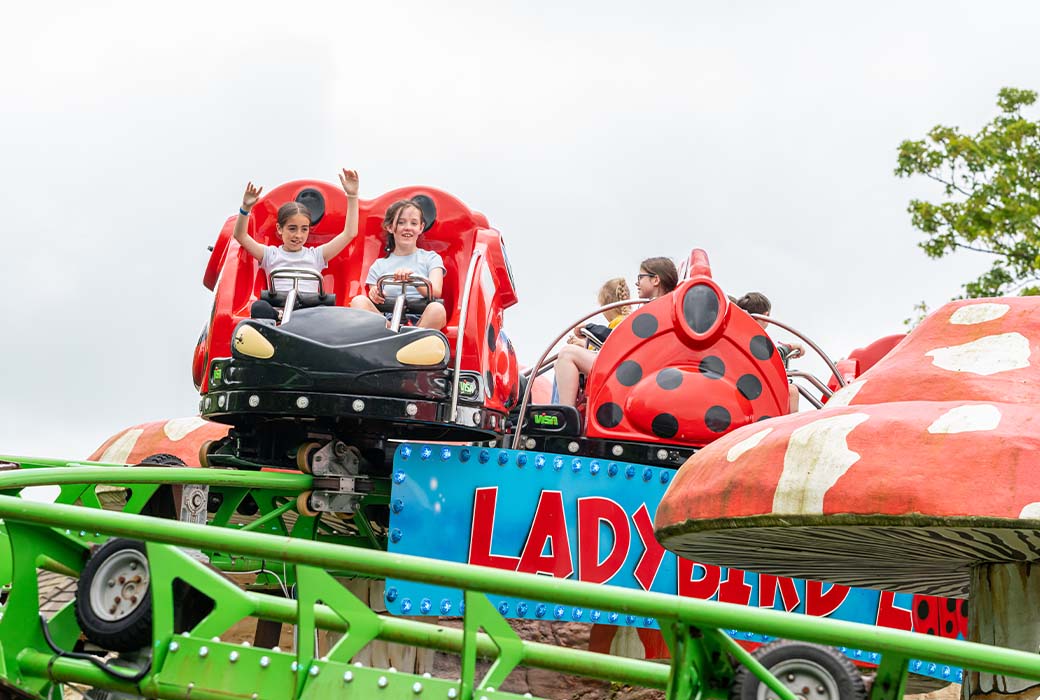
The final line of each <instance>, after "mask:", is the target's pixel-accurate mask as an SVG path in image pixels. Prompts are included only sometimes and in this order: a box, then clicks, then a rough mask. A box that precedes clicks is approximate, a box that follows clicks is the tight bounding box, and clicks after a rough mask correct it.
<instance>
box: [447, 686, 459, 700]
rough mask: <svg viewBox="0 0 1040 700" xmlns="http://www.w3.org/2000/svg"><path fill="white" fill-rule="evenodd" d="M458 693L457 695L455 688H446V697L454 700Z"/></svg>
mask: <svg viewBox="0 0 1040 700" xmlns="http://www.w3.org/2000/svg"><path fill="white" fill-rule="evenodd" d="M458 695H459V691H457V690H455V689H454V688H448V697H449V698H451V699H452V700H454V699H455V698H457V697H458Z"/></svg>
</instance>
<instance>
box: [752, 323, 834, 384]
mask: <svg viewBox="0 0 1040 700" xmlns="http://www.w3.org/2000/svg"><path fill="white" fill-rule="evenodd" d="M751 318H753V319H755V320H756V321H764V322H765V323H772V324H773V325H774V326H779V327H780V328H783V329H784V330H785V331H787V332H788V333H790V334H792V335H794V336H797V337H798V338H799V339H800V340H804V341H805V342H806V344H807V345H808V346H809V347H811V348H812V349H813V350H815V351H816V354H817V355H819V356H820V357H822V358H823V361H824V362H826V363H827V366H828V367H829V368H830V370H831V374H833V375H834V378H835V379H837V380H838V386H845V379H844V377H842V376H841V372H839V371H838V368H837V367H836V366H835V364H834V361H833V360H831V358H829V357H828V356H827V353H825V352H824V351H823V350H821V349H820V346H819V345H817V344H816V343H814V342H813V341H812V339H811V338H809V336H807V335H805V334H804V333H802V332H800V331H798V330H795V329H794V328H792V327H791V326H789V325H787V324H786V323H781V322H780V321H777V320H776V319H775V318H773V317H771V316H766V315H763V314H751Z"/></svg>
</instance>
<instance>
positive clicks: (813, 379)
mask: <svg viewBox="0 0 1040 700" xmlns="http://www.w3.org/2000/svg"><path fill="white" fill-rule="evenodd" d="M787 376H788V377H800V378H801V379H804V380H806V381H807V382H809V383H810V384H812V385H813V386H814V387H816V388H817V389H819V391H820V394H822V395H823V396H826V397H827V398H830V397H831V396H833V395H834V392H833V391H831V390H830V388H828V387H827V385H826V384H824V383H823V382H821V381H820V378H819V377H817V376H816V375H815V374H809V373H808V372H802V371H801V370H793V369H789V370H787Z"/></svg>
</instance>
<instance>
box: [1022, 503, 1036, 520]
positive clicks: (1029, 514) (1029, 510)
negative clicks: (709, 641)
mask: <svg viewBox="0 0 1040 700" xmlns="http://www.w3.org/2000/svg"><path fill="white" fill-rule="evenodd" d="M1018 517H1020V518H1032V519H1034V520H1040V502H1037V501H1033V502H1032V503H1028V504H1026V506H1025V507H1024V508H1023V509H1022V512H1021V513H1019V514H1018Z"/></svg>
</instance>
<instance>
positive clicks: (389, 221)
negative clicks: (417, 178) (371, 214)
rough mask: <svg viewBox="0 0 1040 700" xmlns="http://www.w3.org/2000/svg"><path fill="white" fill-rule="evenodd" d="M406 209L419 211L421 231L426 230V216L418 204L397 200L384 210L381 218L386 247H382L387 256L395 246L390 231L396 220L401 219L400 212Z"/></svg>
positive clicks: (406, 200)
mask: <svg viewBox="0 0 1040 700" xmlns="http://www.w3.org/2000/svg"><path fill="white" fill-rule="evenodd" d="M407 207H415V208H416V209H418V210H419V220H420V221H421V222H422V227H423V230H425V229H426V215H425V214H423V208H422V207H421V206H419V203H418V202H417V201H415V200H414V199H399V200H397V201H396V202H394V203H393V204H391V205H390V206H389V207H387V208H386V215H385V216H384V217H383V230H384V231H386V245H385V246H383V250H385V251H386V254H387V255H390V253H392V252H394V246H395V243H394V234H393V233H391V230H392V229H393V227H394V226H395V225H396V224H397V220H398V219H400V218H401V212H403V211H404V210H405V209H406V208H407Z"/></svg>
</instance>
